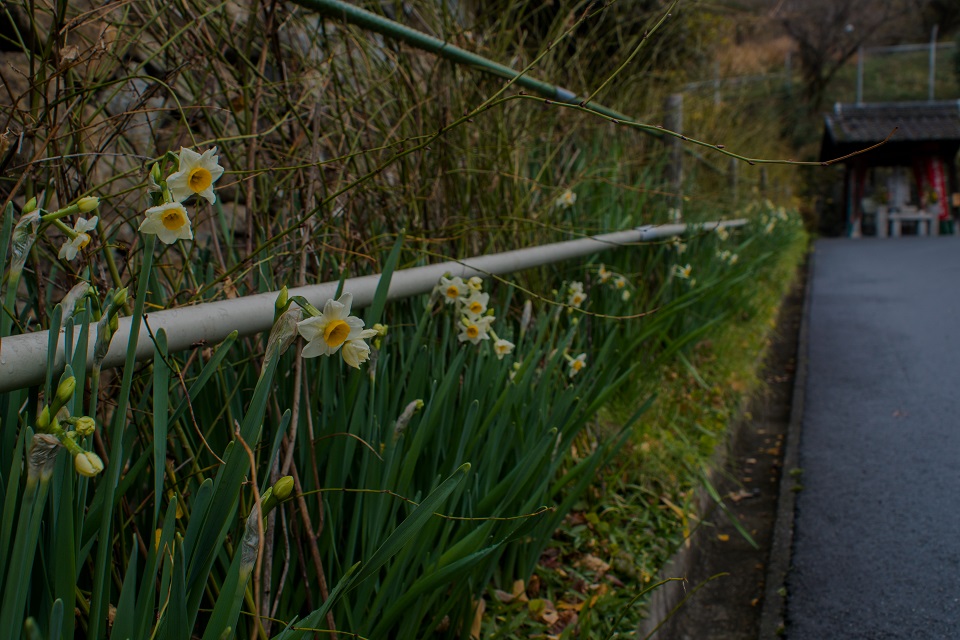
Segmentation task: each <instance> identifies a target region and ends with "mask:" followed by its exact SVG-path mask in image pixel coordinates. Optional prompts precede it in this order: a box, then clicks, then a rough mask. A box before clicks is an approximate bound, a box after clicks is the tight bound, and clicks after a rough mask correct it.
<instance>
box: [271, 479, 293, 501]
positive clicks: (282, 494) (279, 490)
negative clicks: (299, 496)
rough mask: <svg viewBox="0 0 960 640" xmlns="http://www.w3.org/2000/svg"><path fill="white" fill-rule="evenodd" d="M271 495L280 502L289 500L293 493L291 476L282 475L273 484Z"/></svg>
mask: <svg viewBox="0 0 960 640" xmlns="http://www.w3.org/2000/svg"><path fill="white" fill-rule="evenodd" d="M273 495H274V497H275V498H276V499H277V500H279V501H280V502H284V501H285V500H289V499H290V496H292V495H293V476H283V477H282V478H280V479H279V480H277V482H276V484H274V485H273Z"/></svg>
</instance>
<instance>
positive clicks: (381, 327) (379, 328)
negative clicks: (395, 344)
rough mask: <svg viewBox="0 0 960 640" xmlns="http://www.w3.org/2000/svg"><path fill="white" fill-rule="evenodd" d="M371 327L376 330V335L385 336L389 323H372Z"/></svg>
mask: <svg viewBox="0 0 960 640" xmlns="http://www.w3.org/2000/svg"><path fill="white" fill-rule="evenodd" d="M371 328H372V329H373V330H374V331H376V332H377V335H378V336H380V337H381V338H385V337H387V331H389V330H390V326H389V325H385V324H380V323H379V322H378V323H376V324H375V325H373V327H371Z"/></svg>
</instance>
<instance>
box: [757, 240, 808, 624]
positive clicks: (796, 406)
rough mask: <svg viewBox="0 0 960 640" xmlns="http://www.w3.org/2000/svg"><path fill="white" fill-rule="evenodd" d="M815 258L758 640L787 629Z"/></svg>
mask: <svg viewBox="0 0 960 640" xmlns="http://www.w3.org/2000/svg"><path fill="white" fill-rule="evenodd" d="M814 259H815V254H814V252H813V249H812V248H811V250H810V252H809V253H808V257H807V282H806V285H807V286H806V292H805V294H804V297H803V311H802V312H801V315H800V332H799V335H798V337H797V368H796V371H795V373H794V379H793V398H792V401H791V408H790V423H789V424H788V425H787V438H786V444H785V449H784V454H783V466H782V467H781V468H780V495H779V497H778V498H777V519H776V524H775V525H774V529H773V541H772V542H771V543H770V556H769V559H768V560H767V576H766V581H765V589H764V595H763V610H762V612H761V614H760V631H759V634H758V636H757V638H758V640H771V639H772V638H779V637H781V636H782V635H783V633H784V630H785V613H786V606H787V592H786V583H787V574H788V573H789V572H790V560H791V555H792V551H793V521H794V516H795V513H796V503H797V493H796V491H794V487H795V486H796V484H797V482H796V480H795V478H794V477H793V476H792V475H791V472H792V471H794V470H795V469H799V468H800V433H801V430H802V427H803V408H804V402H805V400H806V398H805V392H806V388H807V367H808V364H809V360H808V354H809V324H810V323H809V321H810V300H811V297H812V296H811V294H812V291H813V272H814Z"/></svg>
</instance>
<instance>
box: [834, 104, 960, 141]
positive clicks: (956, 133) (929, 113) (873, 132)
mask: <svg viewBox="0 0 960 640" xmlns="http://www.w3.org/2000/svg"><path fill="white" fill-rule="evenodd" d="M826 126H827V131H828V132H829V134H830V137H831V138H832V139H833V142H834V143H843V142H854V143H873V142H880V141H881V140H883V139H884V138H886V137H887V136H889V135H890V132H891V131H893V130H894V128H897V132H896V133H895V134H893V137H892V138H890V140H891V142H892V141H901V142H905V141H926V140H960V100H948V101H939V102H888V103H877V104H861V105H856V104H840V103H837V104H836V105H835V106H834V108H833V112H832V113H829V114H827V116H826Z"/></svg>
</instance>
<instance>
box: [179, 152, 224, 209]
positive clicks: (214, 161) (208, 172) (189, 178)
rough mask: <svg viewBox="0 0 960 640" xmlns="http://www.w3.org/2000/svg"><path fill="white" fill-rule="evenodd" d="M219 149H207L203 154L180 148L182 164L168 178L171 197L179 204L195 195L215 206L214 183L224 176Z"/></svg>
mask: <svg viewBox="0 0 960 640" xmlns="http://www.w3.org/2000/svg"><path fill="white" fill-rule="evenodd" d="M216 153H217V148H216V147H213V148H212V149H207V150H206V151H204V152H203V153H202V154H199V153H197V152H196V151H192V150H190V149H187V148H186V147H181V148H180V156H179V158H180V163H179V167H178V169H177V171H175V172H174V173H171V174H170V177H168V178H167V188H169V189H170V195H171V196H173V199H174V200H175V201H177V202H183V201H184V200H186V199H187V198H189V197H190V196H192V195H193V194H197V195H198V196H200V197H201V198H206V200H207V201H208V202H209V203H210V204H213V203H214V202H216V196H214V194H213V183H215V182H216V181H217V180H219V179H220V176H222V175H223V167H221V166H220V164H219V160H220V158H219V156H217V155H216Z"/></svg>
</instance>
